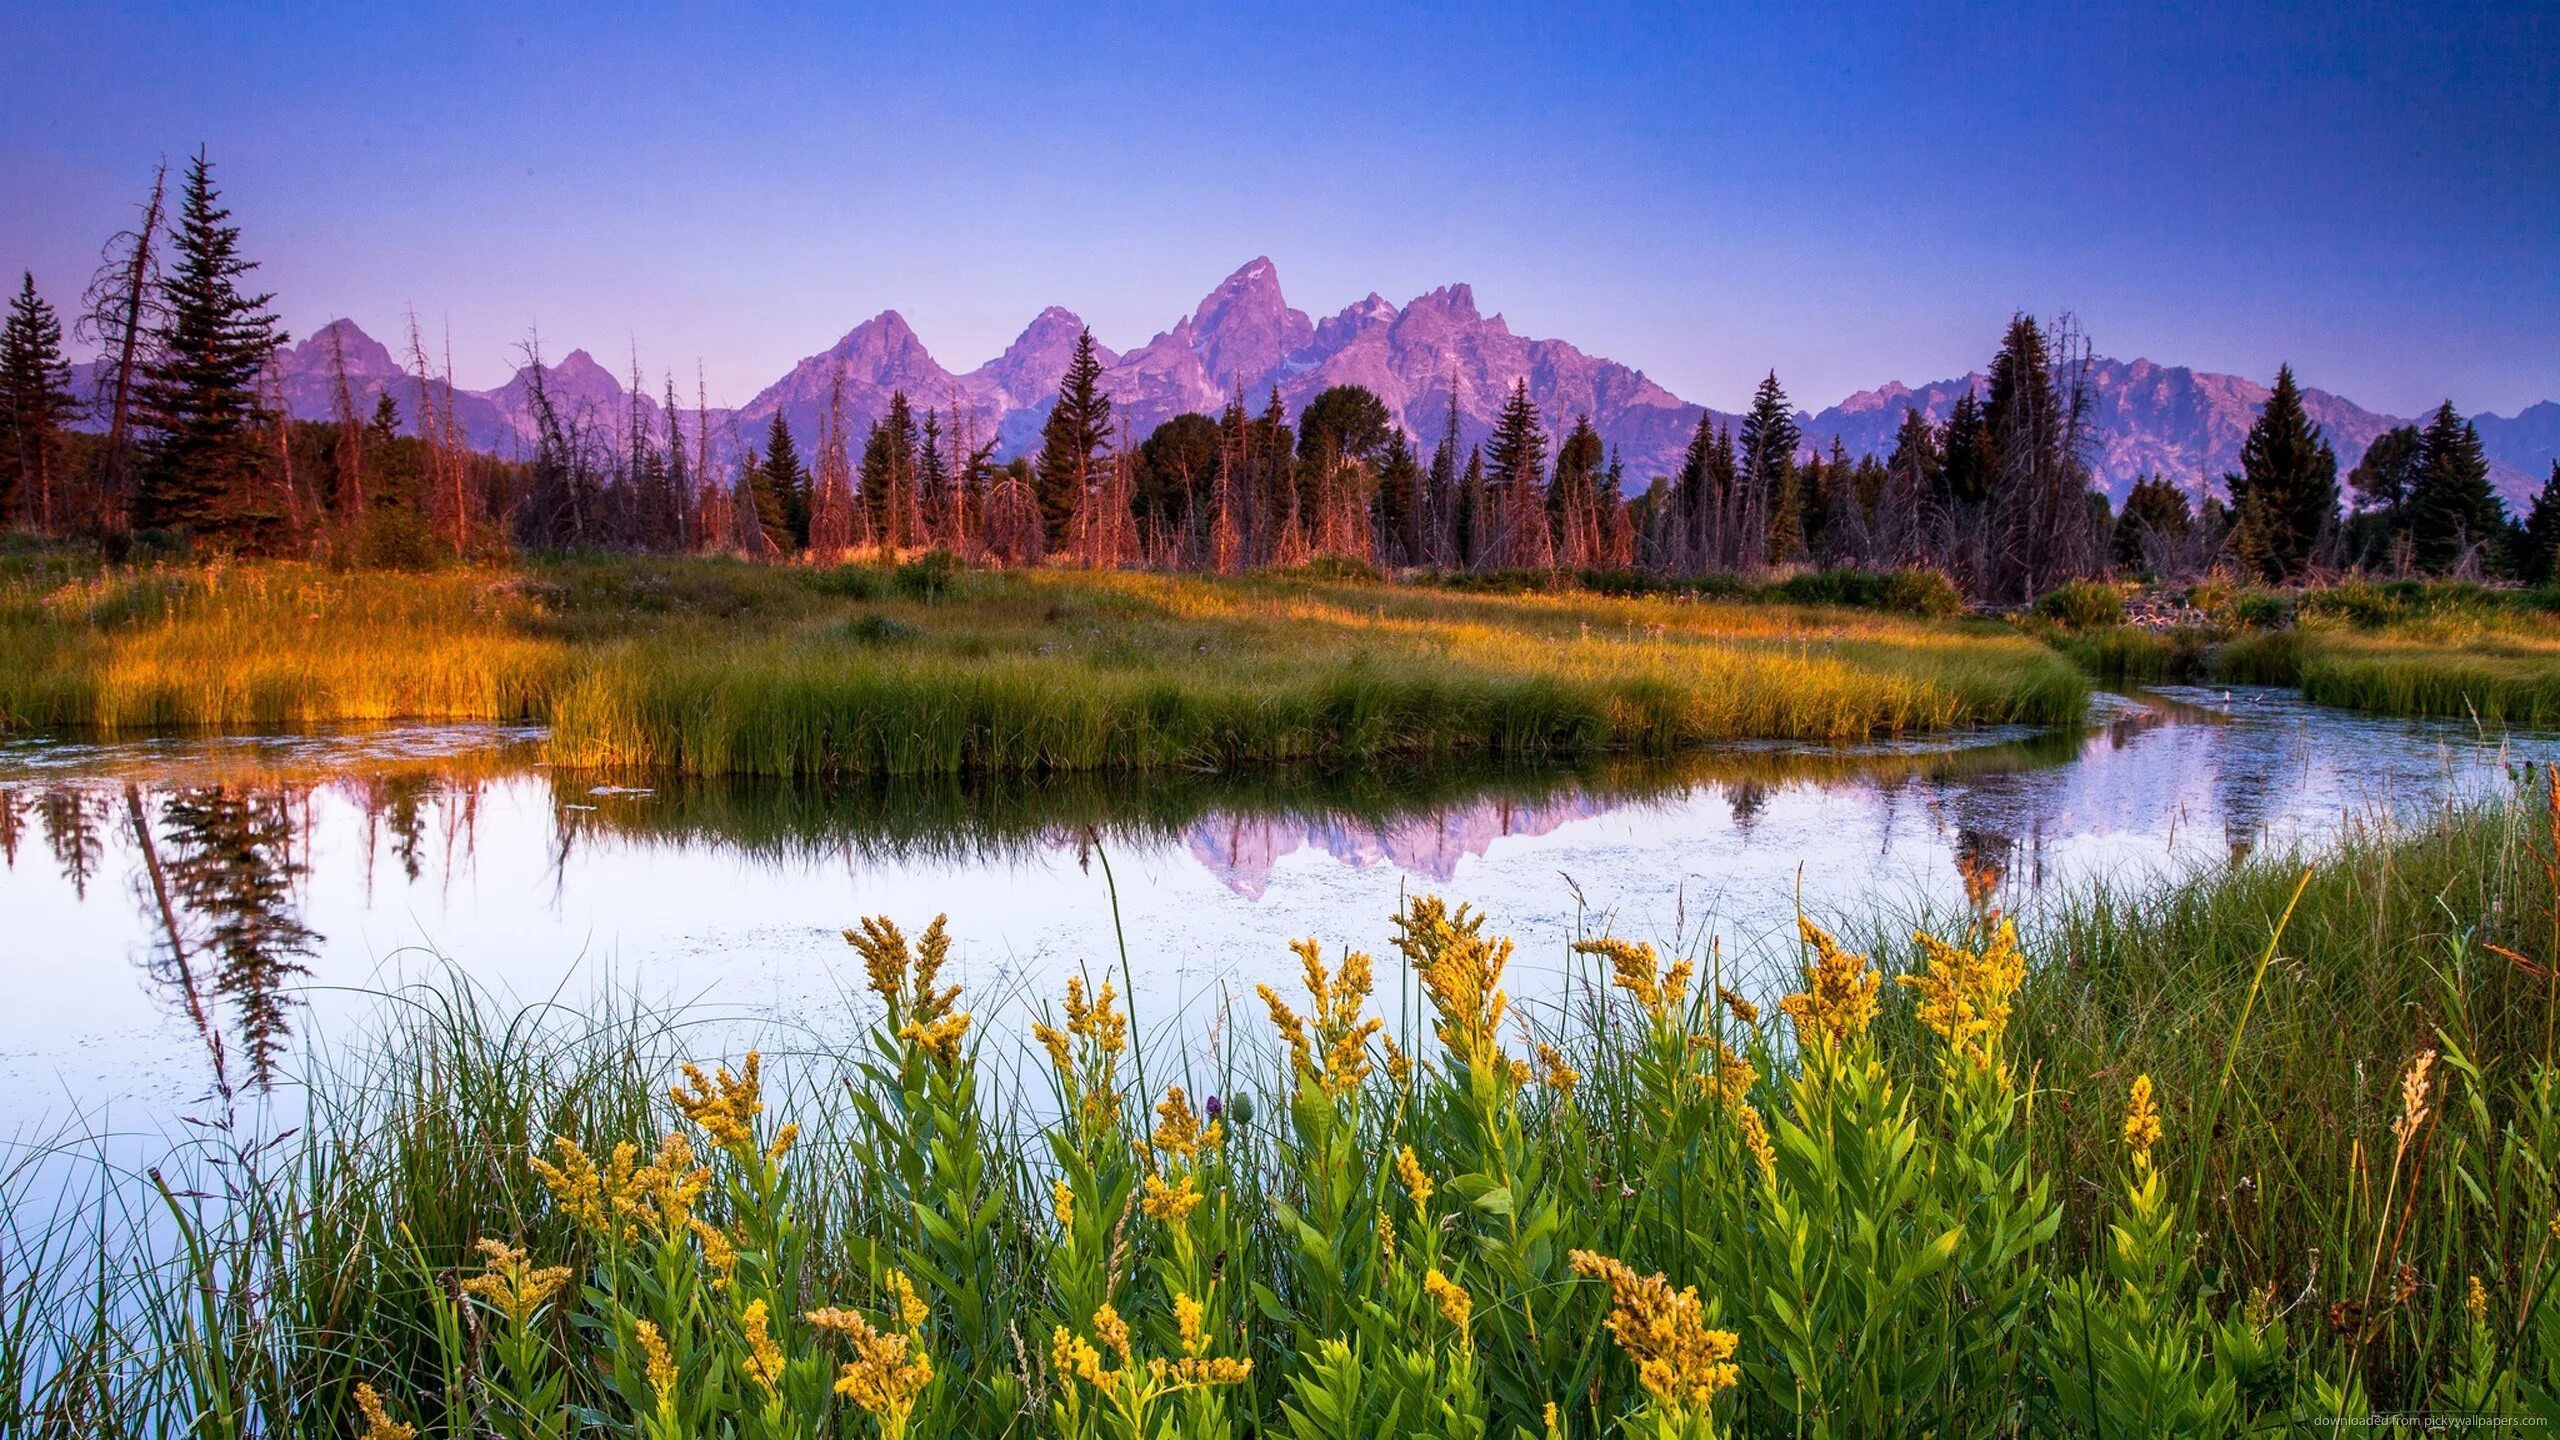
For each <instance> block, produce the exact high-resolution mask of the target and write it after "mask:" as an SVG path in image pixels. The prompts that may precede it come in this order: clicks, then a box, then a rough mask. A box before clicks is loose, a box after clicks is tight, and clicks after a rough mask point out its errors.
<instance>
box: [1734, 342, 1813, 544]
mask: <svg viewBox="0 0 2560 1440" xmlns="http://www.w3.org/2000/svg"><path fill="white" fill-rule="evenodd" d="M1803 438H1804V437H1803V433H1802V432H1801V431H1800V430H1799V429H1798V428H1797V426H1796V418H1795V415H1794V414H1793V413H1792V412H1790V411H1789V410H1788V408H1787V392H1786V390H1785V388H1784V387H1782V386H1780V385H1779V384H1778V372H1777V371H1775V370H1772V371H1770V372H1769V375H1768V378H1766V379H1764V380H1762V381H1761V382H1760V388H1759V389H1758V390H1756V391H1754V392H1752V396H1751V408H1750V410H1749V411H1747V412H1745V413H1744V415H1743V417H1742V475H1741V480H1742V487H1743V490H1744V492H1745V494H1746V497H1747V499H1746V502H1745V503H1746V507H1747V513H1746V514H1745V516H1744V525H1745V527H1746V531H1745V533H1746V539H1745V541H1744V543H1745V545H1746V547H1753V548H1757V550H1758V553H1757V554H1753V553H1749V550H1748V549H1746V552H1745V553H1744V554H1743V555H1742V556H1740V557H1739V558H1740V559H1741V561H1742V563H1743V564H1744V566H1745V567H1746V568H1755V569H1756V568H1757V567H1759V566H1761V565H1763V564H1770V565H1780V564H1785V563H1786V562H1787V561H1789V560H1793V559H1795V558H1796V556H1797V555H1798V554H1799V553H1800V552H1801V551H1802V550H1803V549H1804V531H1803V511H1802V508H1801V506H1800V504H1799V502H1798V498H1797V495H1796V446H1797V445H1798V444H1800V443H1801V442H1802V440H1803ZM1754 522H1757V523H1754ZM1754 541H1757V542H1758V543H1757V545H1756V547H1755V546H1754Z"/></svg>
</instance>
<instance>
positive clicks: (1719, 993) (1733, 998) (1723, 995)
mask: <svg viewBox="0 0 2560 1440" xmlns="http://www.w3.org/2000/svg"><path fill="white" fill-rule="evenodd" d="M1716 999H1717V1001H1719V1002H1720V1003H1721V1004H1723V1006H1724V1008H1725V1009H1727V1010H1730V1011H1732V1012H1733V1018H1734V1019H1736V1020H1739V1021H1741V1022H1742V1023H1743V1024H1745V1025H1757V1024H1759V1023H1760V1007H1759V1006H1757V1005H1754V1004H1752V1003H1751V1002H1750V1001H1748V1000H1745V999H1743V998H1742V997H1741V996H1739V995H1736V994H1735V993H1733V992H1732V991H1730V990H1727V989H1726V988H1724V987H1723V986H1721V985H1719V986H1717V987H1716Z"/></svg>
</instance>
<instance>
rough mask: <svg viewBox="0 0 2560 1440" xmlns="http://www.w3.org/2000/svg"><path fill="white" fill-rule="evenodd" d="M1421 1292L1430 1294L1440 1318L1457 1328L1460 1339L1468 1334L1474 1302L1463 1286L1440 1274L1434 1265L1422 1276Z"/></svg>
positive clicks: (1473, 1313) (1473, 1311) (1473, 1298)
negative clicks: (1437, 1308) (1438, 1309)
mask: <svg viewBox="0 0 2560 1440" xmlns="http://www.w3.org/2000/svg"><path fill="white" fill-rule="evenodd" d="M1422 1293H1423V1294H1425V1295H1428V1296H1430V1297H1431V1302H1432V1303H1433V1304H1435V1305H1437V1306H1439V1307H1440V1318H1441V1319H1443V1320H1446V1321H1448V1322H1449V1324H1450V1325H1451V1326H1452V1327H1453V1328H1455V1329H1456V1330H1457V1332H1458V1336H1459V1338H1460V1339H1465V1338H1467V1337H1468V1336H1469V1335H1470V1333H1471V1332H1470V1330H1469V1328H1468V1326H1469V1322H1470V1321H1472V1320H1473V1319H1474V1316H1475V1303H1476V1302H1475V1297H1474V1296H1472V1295H1469V1294H1468V1293H1467V1291H1466V1287H1465V1286H1463V1285H1460V1284H1458V1283H1457V1282H1456V1281H1454V1280H1451V1279H1450V1278H1449V1277H1448V1276H1446V1275H1443V1274H1441V1273H1440V1268H1439V1267H1438V1266H1436V1265H1435V1266H1433V1267H1432V1268H1431V1271H1430V1273H1429V1274H1426V1275H1424V1276H1423V1277H1422Z"/></svg>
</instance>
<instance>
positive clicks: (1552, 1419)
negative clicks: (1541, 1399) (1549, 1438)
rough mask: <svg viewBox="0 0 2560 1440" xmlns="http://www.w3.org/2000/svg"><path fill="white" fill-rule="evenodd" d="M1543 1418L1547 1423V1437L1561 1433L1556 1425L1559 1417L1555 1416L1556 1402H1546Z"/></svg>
mask: <svg viewBox="0 0 2560 1440" xmlns="http://www.w3.org/2000/svg"><path fill="white" fill-rule="evenodd" d="M1545 1418H1546V1422H1547V1433H1548V1434H1549V1435H1559V1434H1561V1433H1563V1432H1562V1429H1561V1427H1559V1426H1558V1425H1557V1424H1556V1421H1557V1419H1558V1418H1559V1417H1558V1416H1557V1415H1556V1402H1554V1401H1553V1400H1550V1401H1548V1402H1547V1408H1546V1411H1545Z"/></svg>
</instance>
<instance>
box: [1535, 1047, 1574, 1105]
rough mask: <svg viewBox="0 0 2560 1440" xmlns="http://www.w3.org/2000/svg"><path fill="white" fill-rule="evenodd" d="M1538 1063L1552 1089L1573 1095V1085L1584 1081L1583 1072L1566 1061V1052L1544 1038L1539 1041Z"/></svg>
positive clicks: (1548, 1085)
mask: <svg viewBox="0 0 2560 1440" xmlns="http://www.w3.org/2000/svg"><path fill="white" fill-rule="evenodd" d="M1538 1065H1539V1068H1540V1069H1541V1070H1543V1071H1544V1072H1545V1075H1546V1082H1547V1087H1548V1088H1549V1089H1551V1090H1556V1091H1560V1092H1562V1093H1563V1094H1566V1095H1571V1094H1572V1093H1573V1087H1574V1086H1576V1085H1579V1084H1581V1083H1582V1072H1581V1071H1579V1070H1576V1069H1574V1068H1573V1067H1572V1066H1570V1065H1567V1064H1566V1063H1564V1052H1563V1051H1561V1050H1558V1049H1557V1048H1556V1047H1554V1046H1553V1045H1550V1044H1548V1043H1547V1042H1545V1041H1543V1040H1541V1041H1539V1042H1538Z"/></svg>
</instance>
